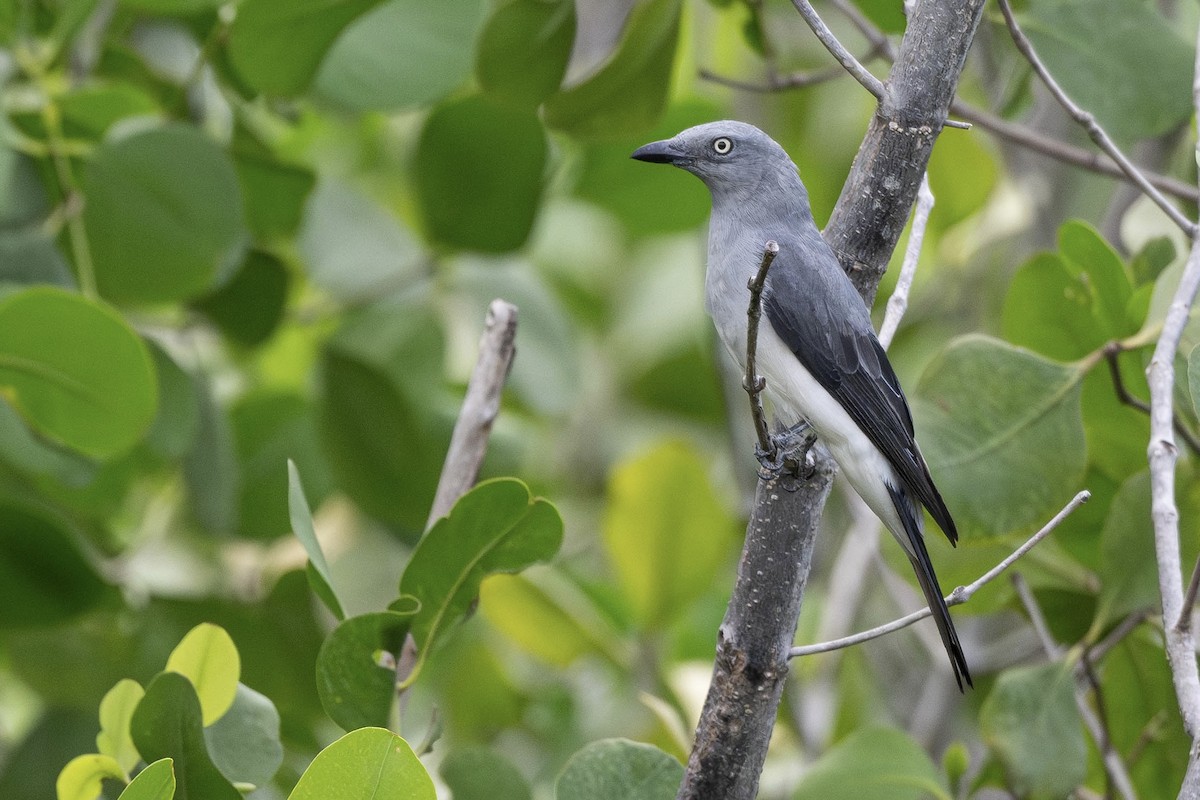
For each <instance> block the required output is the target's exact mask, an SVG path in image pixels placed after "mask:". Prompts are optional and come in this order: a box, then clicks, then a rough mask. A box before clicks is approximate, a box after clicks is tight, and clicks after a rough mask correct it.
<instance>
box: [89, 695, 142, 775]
mask: <svg viewBox="0 0 1200 800" xmlns="http://www.w3.org/2000/svg"><path fill="white" fill-rule="evenodd" d="M145 695H146V692H145V690H144V689H142V686H141V684H139V683H138V682H137V681H133V680H130V679H128V678H125V679H124V680H121V681H118V682H117V685H116V686H114V687H113V688H111V689H109V690H108V692H107V693H106V694H105V695H104V699H103V700H101V701H100V732H99V733H98V734H96V749H97V750H99V751H100V752H101V753H103V754H104V755H106V756H111V757H112V758H113V760H115V761H116V762H117V763H118V764H120V765H121V769H123V770H125V771H126V772H129V771H131V770H132V769H133V768H134V767H135V766H137V763H138V762H139V761H141V759H142V757H141V755H139V754H138V751H137V747H135V746H134V744H133V738H132V737H131V736H130V735H129V720H131V719H132V718H133V711H134V709H136V708H137V705H138V703H140V702H141V701H142V698H143V697H144V696H145Z"/></svg>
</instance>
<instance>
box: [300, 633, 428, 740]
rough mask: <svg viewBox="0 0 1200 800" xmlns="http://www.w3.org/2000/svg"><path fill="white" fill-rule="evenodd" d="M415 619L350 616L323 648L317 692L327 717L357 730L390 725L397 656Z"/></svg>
mask: <svg viewBox="0 0 1200 800" xmlns="http://www.w3.org/2000/svg"><path fill="white" fill-rule="evenodd" d="M411 619H412V613H411V612H409V613H400V612H397V611H379V612H375V613H371V614H363V615H361V616H357V617H350V618H349V619H347V620H344V621H343V622H342V623H341V624H339V625H338V626H337V627H336V628H334V629H333V633H331V634H329V637H328V638H327V639H326V640H325V643H324V644H322V645H321V652H320V654H319V655H318V656H317V694H318V695H320V697H321V705H322V706H323V707H324V708H325V713H326V714H328V715H329V718H330V719H332V720H333V721H334V722H336V723H337V724H338V725H341V726H342V727H343V728H345V729H346V730H354V729H355V728H364V727H368V726H371V725H386V724H388V723H389V722H390V721H391V720H390V715H391V707H392V700H393V699H394V698H395V696H396V671H395V665H394V661H395V654H397V653H399V652H400V648H401V646H402V645H403V644H404V636H405V634H406V633H408V629H409V624H410V623H411ZM384 654H391V655H392V657H391V658H389V657H387V656H385V655H384Z"/></svg>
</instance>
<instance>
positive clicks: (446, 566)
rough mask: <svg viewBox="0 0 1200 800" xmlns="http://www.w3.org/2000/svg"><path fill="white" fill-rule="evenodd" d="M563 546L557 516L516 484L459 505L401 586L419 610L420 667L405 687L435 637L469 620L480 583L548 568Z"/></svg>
mask: <svg viewBox="0 0 1200 800" xmlns="http://www.w3.org/2000/svg"><path fill="white" fill-rule="evenodd" d="M561 543H562V518H561V517H559V515H558V510H557V509H555V508H554V506H553V505H551V504H550V503H549V502H548V501H546V500H543V499H541V498H534V497H532V496H531V495H530V494H529V489H528V488H526V486H525V484H523V483H522V482H521V481H518V480H516V479H513V478H498V479H495V480H490V481H485V482H483V483H481V484H479V485H478V486H476V487H475V488H474V489H472V490H471V491H469V492H467V493H466V494H465V495H463V496H462V497H461V498H459V500H458V502H457V503H455V504H454V508H453V509H452V510H451V511H450V514H449V516H446V517H443V518H442V519H440V520H438V521H437V522H436V523H435V524H434V526H433V527H432V528H431V529H430V530H429V532H428V533H427V534H425V538H423V539H422V540H421V542H420V544H418V545H417V548H416V550H414V551H413V554H412V559H411V560H410V561H409V562H408V566H407V567H405V569H404V575H403V577H401V579H400V594H401V595H402V596H404V597H410V598H413V599H414V600H415V601H416V602H418V603H419V604H420V608H419V610H418V611H417V613H416V615H415V616H414V617H413V623H412V635H413V637H414V638H415V639H416V642H417V652H418V654H419V660H418V663H417V666H416V667H415V668H414V670H413V672H412V674H411V675H410V676H409V679H408V681H407V683H411V682H412V681H413V680H415V679H416V676H417V675H418V674H419V672H420V668H421V665H422V664H423V663H424V660H425V659H426V658H427V657H428V655H429V651H430V650H431V649H432V648H433V647H434V645H435V644H436V643H437V639H438V637H440V636H442V635H443V634H444V633H445V632H446V631H447V630H449V629H450V627H451V626H452V625H454V624H455V623H456V622H458V621H459V620H460V619H461V618H462V617H463V616H464V615H465V614H466V613H467V612H468V610H469V609H470V606H471V604H472V603H473V602H474V601H475V598H476V597H477V596H478V595H479V583H480V581H482V580H483V578H484V576H485V575H488V574H490V573H493V572H518V571H520V570H522V569H524V568H525V567H528V566H530V565H531V564H534V563H536V562H538V561H546V560H548V559H549V558H550V557H551V556H553V555H554V554H555V553H556V552H558V547H559V545H560V544H561Z"/></svg>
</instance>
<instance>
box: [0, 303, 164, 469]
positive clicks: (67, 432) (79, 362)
mask: <svg viewBox="0 0 1200 800" xmlns="http://www.w3.org/2000/svg"><path fill="white" fill-rule="evenodd" d="M156 394H157V392H156V387H155V380H154V368H153V365H152V364H151V360H150V354H149V353H148V352H147V350H146V346H145V345H144V344H143V343H142V340H141V339H140V338H139V337H138V336H137V334H136V333H134V332H133V330H131V329H130V328H129V326H128V325H127V324H125V321H124V320H122V319H121V317H120V316H118V315H117V314H116V313H115V312H114V311H113V310H112V309H110V308H108V307H107V306H105V305H102V304H99V303H96V302H93V301H90V300H86V299H84V298H83V297H80V296H79V295H76V294H73V293H71V292H67V291H64V290H62V289H56V288H51V287H46V286H39V287H33V288H29V289H22V290H19V291H16V292H13V293H11V294H8V295H6V296H3V297H0V397H2V398H3V399H6V400H7V401H8V402H9V403H10V404H12V405H13V406H14V407H15V408H16V409H17V411H18V412H20V413H21V415H22V416H23V417H24V418H25V419H26V421H27V422H29V424H30V425H32V426H33V427H34V428H35V429H36V430H37V431H38V432H39V433H41V434H42V435H44V436H46V437H47V438H49V439H51V440H53V441H56V442H60V443H62V444H65V445H67V446H68V447H71V448H73V449H75V450H78V451H79V452H81V453H83V454H85V455H87V456H90V457H92V458H98V459H103V458H111V457H113V456H116V455H119V454H121V453H123V452H125V451H127V450H129V449H130V448H131V447H132V446H133V445H134V444H135V443H136V442H137V441H138V440H139V439H141V437H142V435H143V434H144V433H145V432H146V430H147V429H148V428H149V427H150V423H151V422H152V421H153V420H154V412H155V406H156V404H157V402H158V399H157V397H156Z"/></svg>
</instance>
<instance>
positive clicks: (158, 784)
mask: <svg viewBox="0 0 1200 800" xmlns="http://www.w3.org/2000/svg"><path fill="white" fill-rule="evenodd" d="M174 797H175V768H174V763H173V762H172V761H171V759H169V758H160V759H159V760H158V761H155V762H154V763H153V764H150V765H149V766H147V767H146V768H145V769H144V770H142V771H141V772H139V773H138V775H137V777H136V778H134V779H133V780H132V781H130V783H129V785H128V786H126V787H125V791H123V792H121V796H120V797H119V798H117V800H173V798H174Z"/></svg>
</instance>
